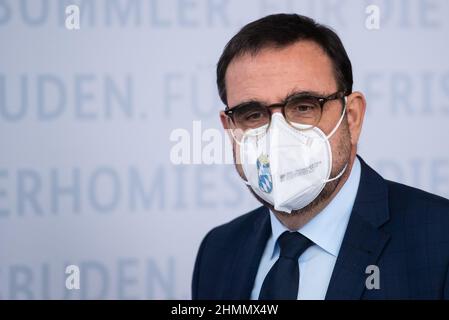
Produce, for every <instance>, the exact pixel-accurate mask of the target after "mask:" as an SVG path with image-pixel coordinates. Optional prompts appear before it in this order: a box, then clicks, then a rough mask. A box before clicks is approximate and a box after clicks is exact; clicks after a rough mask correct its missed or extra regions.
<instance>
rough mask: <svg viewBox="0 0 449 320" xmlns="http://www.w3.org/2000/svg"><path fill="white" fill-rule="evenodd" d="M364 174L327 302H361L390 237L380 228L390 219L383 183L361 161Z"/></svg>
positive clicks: (386, 194)
mask: <svg viewBox="0 0 449 320" xmlns="http://www.w3.org/2000/svg"><path fill="white" fill-rule="evenodd" d="M359 160H360V162H361V164H362V173H361V178H360V184H359V189H358V191H357V196H356V200H355V203H354V208H353V210H352V213H351V217H350V219H349V223H348V227H347V229H346V233H345V237H344V239H343V242H342V245H341V248H340V252H339V254H338V257H337V261H336V263H335V267H334V270H333V273H332V277H331V280H330V283H329V287H328V290H327V293H326V299H329V300H334V299H360V297H361V296H362V294H363V291H364V289H365V281H366V279H367V277H368V274H366V273H365V271H366V267H367V266H369V265H376V263H377V261H378V258H379V256H380V254H381V252H382V250H383V248H384V247H385V245H386V243H387V242H388V240H389V238H390V236H389V235H388V234H386V233H385V232H383V231H382V230H381V229H380V227H381V225H383V224H384V223H385V222H386V221H388V219H389V211H388V189H387V185H386V182H385V181H384V179H383V178H382V177H381V176H379V175H378V174H377V173H376V172H375V171H374V170H372V169H371V168H370V167H369V166H368V165H367V164H366V163H365V162H364V161H363V160H362V159H361V158H359Z"/></svg>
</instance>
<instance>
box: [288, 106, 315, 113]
mask: <svg viewBox="0 0 449 320" xmlns="http://www.w3.org/2000/svg"><path fill="white" fill-rule="evenodd" d="M313 109H315V106H314V105H310V104H300V105H296V106H294V108H293V110H294V111H295V112H299V113H306V112H310V111H313Z"/></svg>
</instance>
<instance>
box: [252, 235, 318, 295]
mask: <svg viewBox="0 0 449 320" xmlns="http://www.w3.org/2000/svg"><path fill="white" fill-rule="evenodd" d="M278 243H279V247H280V248H281V252H280V255H279V259H278V260H277V261H276V262H275V263H274V265H273V267H271V269H270V271H269V272H268V274H267V276H266V277H265V280H264V281H263V284H262V288H261V289H260V294H259V300H296V299H297V297H298V284H299V265H298V258H299V256H301V254H302V253H303V252H304V251H305V250H306V249H307V248H308V247H310V246H311V245H312V244H313V242H312V241H311V240H309V239H308V238H306V237H305V236H303V235H302V234H300V233H299V232H289V231H285V232H284V233H283V234H281V235H280V236H279V239H278Z"/></svg>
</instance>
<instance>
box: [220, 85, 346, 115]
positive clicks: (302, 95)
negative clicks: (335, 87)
mask: <svg viewBox="0 0 449 320" xmlns="http://www.w3.org/2000/svg"><path fill="white" fill-rule="evenodd" d="M345 96H347V93H346V92H345V91H337V92H335V93H332V94H330V95H328V96H325V97H322V96H316V95H313V94H310V93H308V92H299V93H296V94H293V95H291V96H289V97H288V98H287V99H285V100H284V101H283V102H281V103H274V104H270V105H266V106H264V107H265V108H267V109H268V110H269V109H272V108H281V109H282V114H284V115H285V113H284V110H285V106H286V105H287V104H288V103H289V102H291V101H292V100H294V99H298V98H312V99H316V100H317V101H318V103H319V105H320V108H321V112H322V111H323V107H324V105H325V104H326V103H327V102H329V101H332V100H337V99H343V98H344V97H345ZM251 104H259V105H263V104H262V103H260V102H258V101H249V102H244V103H242V104H239V105H237V106H235V107H233V108H229V107H228V106H226V108H225V110H224V114H225V115H227V116H228V117H229V118H231V120H232V122H234V117H233V116H234V112H236V111H238V110H239V109H240V108H243V107H246V106H248V105H251Z"/></svg>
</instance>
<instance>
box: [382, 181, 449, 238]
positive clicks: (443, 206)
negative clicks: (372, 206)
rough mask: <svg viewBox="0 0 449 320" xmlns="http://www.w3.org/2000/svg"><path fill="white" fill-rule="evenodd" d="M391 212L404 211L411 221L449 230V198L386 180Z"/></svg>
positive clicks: (392, 213)
mask: <svg viewBox="0 0 449 320" xmlns="http://www.w3.org/2000/svg"><path fill="white" fill-rule="evenodd" d="M386 182H387V184H388V197H389V206H390V214H391V215H392V217H393V218H394V215H395V213H400V212H402V213H404V214H406V215H407V220H408V221H409V222H410V223H414V222H415V223H416V224H418V223H419V224H422V225H423V224H424V223H426V224H431V225H438V224H440V226H441V227H443V226H444V227H447V228H448V230H449V200H448V199H446V198H443V197H440V196H438V195H436V194H432V193H429V192H426V191H423V190H420V189H417V188H413V187H410V186H407V185H404V184H401V183H397V182H393V181H389V180H386Z"/></svg>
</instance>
